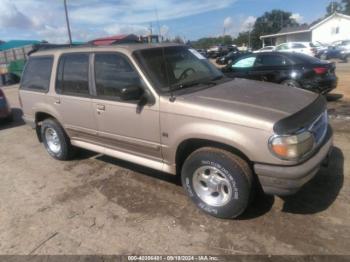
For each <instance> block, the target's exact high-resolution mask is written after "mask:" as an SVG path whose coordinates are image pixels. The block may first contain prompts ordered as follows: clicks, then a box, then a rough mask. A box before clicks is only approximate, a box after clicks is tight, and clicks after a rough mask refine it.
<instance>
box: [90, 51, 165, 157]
mask: <svg viewBox="0 0 350 262" xmlns="http://www.w3.org/2000/svg"><path fill="white" fill-rule="evenodd" d="M93 60H94V70H93V71H94V80H95V81H94V86H95V90H96V95H95V97H94V98H93V100H92V103H93V108H94V111H95V114H96V119H97V126H98V135H99V139H100V142H101V143H102V144H103V145H104V146H106V147H109V148H112V149H115V150H118V151H122V152H126V153H131V154H133V155H138V156H142V157H146V158H149V159H152V160H156V161H162V156H161V147H160V130H159V128H160V127H159V108H158V103H155V104H154V105H150V106H148V105H146V106H144V107H143V108H142V110H141V111H139V110H137V107H138V105H137V104H138V102H139V101H130V100H128V101H123V100H121V96H120V94H121V90H122V89H123V88H125V87H128V86H143V88H147V87H145V85H144V84H143V81H142V79H141V78H140V76H139V75H138V73H137V72H136V70H135V68H134V67H133V66H132V65H131V63H130V61H129V59H128V58H127V57H126V56H124V55H123V54H119V53H116V52H115V53H96V54H95V55H94V59H93Z"/></svg>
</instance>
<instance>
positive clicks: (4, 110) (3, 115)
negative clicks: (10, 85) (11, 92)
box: [0, 89, 12, 121]
mask: <svg viewBox="0 0 350 262" xmlns="http://www.w3.org/2000/svg"><path fill="white" fill-rule="evenodd" d="M0 120H6V121H11V120H12V112H11V108H10V106H9V103H8V102H7V99H6V97H5V94H4V92H3V91H2V89H0Z"/></svg>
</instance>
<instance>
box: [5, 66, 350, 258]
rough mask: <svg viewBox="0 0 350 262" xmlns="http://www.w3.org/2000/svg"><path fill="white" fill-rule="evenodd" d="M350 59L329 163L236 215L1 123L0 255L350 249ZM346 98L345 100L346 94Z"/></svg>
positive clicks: (337, 99)
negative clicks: (56, 153) (53, 154)
mask: <svg viewBox="0 0 350 262" xmlns="http://www.w3.org/2000/svg"><path fill="white" fill-rule="evenodd" d="M349 72H350V64H338V74H339V77H340V83H339V88H338V89H337V90H336V92H335V95H332V96H331V98H330V100H332V101H331V102H330V103H329V106H330V114H331V118H332V125H333V127H334V129H335V149H334V151H333V153H332V157H331V162H330V165H329V166H328V167H327V168H322V169H321V171H320V172H319V173H318V175H317V176H316V177H315V178H314V179H313V180H312V181H310V182H309V183H308V184H307V185H306V186H305V187H304V188H303V189H302V190H301V191H300V192H299V193H298V194H297V195H294V196H291V197H287V198H284V199H282V198H279V197H271V196H263V195H259V196H258V197H257V199H256V200H255V201H254V202H253V205H252V206H251V207H250V208H249V209H248V211H247V212H246V213H245V214H244V215H243V216H242V217H241V218H239V219H238V220H219V219H215V218H212V217H210V216H207V215H204V214H203V213H201V212H200V211H198V210H197V209H196V208H195V207H194V205H193V204H192V203H191V202H190V201H189V199H188V198H187V197H186V196H185V194H184V192H183V190H182V188H181V186H180V185H179V180H178V179H177V178H175V177H173V176H168V175H165V174H161V173H159V172H157V171H154V170H149V169H146V168H144V167H140V166H136V165H133V164H130V163H126V162H123V161H120V160H117V159H113V158H110V157H106V156H102V155H97V154H94V153H92V152H88V151H83V152H82V153H81V154H80V156H79V157H78V158H77V159H75V160H73V161H69V162H60V161H56V160H53V159H52V158H50V157H49V156H48V154H47V153H46V151H45V150H44V147H43V146H42V145H41V144H39V143H38V141H37V139H36V137H35V134H34V132H33V130H31V129H30V128H29V127H28V126H25V125H24V123H23V121H22V120H21V111H20V109H19V106H18V101H17V89H16V88H15V87H12V88H6V89H5V93H6V95H7V96H8V98H9V100H10V101H11V104H12V106H13V107H14V112H15V115H16V121H15V123H13V124H12V125H5V124H1V125H0V166H1V167H0V221H1V222H0V254H192V255H194V254H212V255H215V254H216V255H220V254H221V255H223V254H348V255H349V254H350V249H349V246H350V220H349V217H350V192H349V176H350V174H349V168H350V160H349V157H350V134H349V131H350V124H349V122H350V121H349V119H348V118H347V117H348V116H350V108H349V107H350V106H349V103H348V99H349V98H350V95H349V94H350V93H349V84H350V77H349V76H350V74H349ZM339 95H343V97H341V96H339Z"/></svg>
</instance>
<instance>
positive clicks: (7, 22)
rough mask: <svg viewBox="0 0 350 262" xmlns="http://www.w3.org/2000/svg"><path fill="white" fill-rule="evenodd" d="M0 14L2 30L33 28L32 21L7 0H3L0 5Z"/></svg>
mask: <svg viewBox="0 0 350 262" xmlns="http://www.w3.org/2000/svg"><path fill="white" fill-rule="evenodd" d="M0 14H1V15H0V26H1V27H3V28H5V27H8V28H18V27H21V28H31V27H33V26H34V23H33V21H32V20H31V19H29V18H28V17H27V16H26V15H25V14H24V13H22V12H21V11H20V10H18V9H17V7H16V5H15V4H14V3H13V2H10V1H8V0H3V2H2V3H1V4H0Z"/></svg>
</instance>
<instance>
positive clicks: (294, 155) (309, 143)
mask: <svg viewBox="0 0 350 262" xmlns="http://www.w3.org/2000/svg"><path fill="white" fill-rule="evenodd" d="M314 145H315V141H314V136H313V135H312V134H311V133H310V132H308V131H305V132H302V133H300V134H297V135H291V136H273V137H271V139H270V141H269V147H270V150H271V152H272V153H273V154H274V155H275V156H277V157H278V158H280V159H284V160H298V159H301V158H303V157H304V156H305V155H307V154H308V153H309V152H310V151H311V150H312V149H313V148H314Z"/></svg>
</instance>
